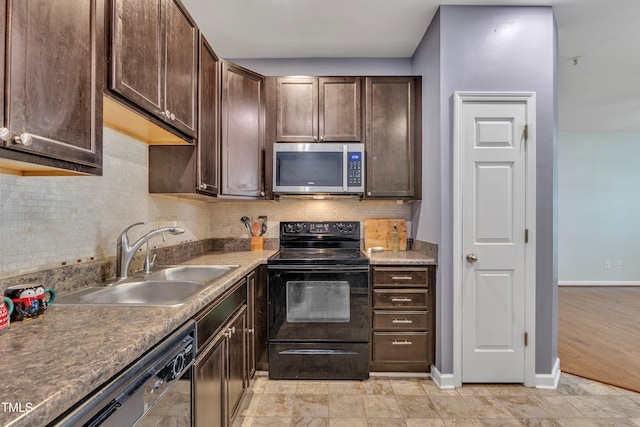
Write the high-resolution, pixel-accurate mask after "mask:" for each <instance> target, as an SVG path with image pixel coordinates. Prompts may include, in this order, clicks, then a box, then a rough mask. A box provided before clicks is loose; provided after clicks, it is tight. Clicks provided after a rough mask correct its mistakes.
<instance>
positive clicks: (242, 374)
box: [227, 306, 247, 418]
mask: <svg viewBox="0 0 640 427" xmlns="http://www.w3.org/2000/svg"><path fill="white" fill-rule="evenodd" d="M229 328H230V329H231V331H233V332H232V333H231V334H229V338H228V346H229V350H228V352H229V378H228V379H229V385H228V388H227V390H228V398H227V401H228V404H229V406H228V408H229V414H230V418H231V417H233V416H234V414H235V411H236V409H237V408H238V404H239V403H240V399H241V398H242V394H243V393H244V390H245V388H246V387H247V379H246V378H247V374H246V372H247V371H246V357H247V348H246V328H247V307H246V306H244V307H243V308H242V310H241V311H240V313H239V314H238V315H237V317H236V318H235V320H233V321H232V323H231V324H230V325H229Z"/></svg>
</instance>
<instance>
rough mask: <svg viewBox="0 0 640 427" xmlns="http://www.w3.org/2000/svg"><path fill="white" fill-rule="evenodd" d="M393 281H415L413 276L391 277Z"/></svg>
mask: <svg viewBox="0 0 640 427" xmlns="http://www.w3.org/2000/svg"><path fill="white" fill-rule="evenodd" d="M391 280H413V276H391Z"/></svg>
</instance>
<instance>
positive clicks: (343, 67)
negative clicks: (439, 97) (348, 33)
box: [229, 58, 411, 76]
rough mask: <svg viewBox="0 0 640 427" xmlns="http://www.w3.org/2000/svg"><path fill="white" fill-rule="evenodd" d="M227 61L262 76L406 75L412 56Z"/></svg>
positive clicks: (241, 59) (237, 59) (409, 72)
mask: <svg viewBox="0 0 640 427" xmlns="http://www.w3.org/2000/svg"><path fill="white" fill-rule="evenodd" d="M229 61H231V62H233V63H235V64H238V65H240V66H242V67H245V68H248V69H250V70H253V71H255V72H256V73H260V74H262V75H263V76H406V75H410V74H411V58H282V59H245V58H236V59H229Z"/></svg>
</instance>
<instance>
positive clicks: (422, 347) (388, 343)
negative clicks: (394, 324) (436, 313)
mask: <svg viewBox="0 0 640 427" xmlns="http://www.w3.org/2000/svg"><path fill="white" fill-rule="evenodd" d="M427 340H428V334H427V333H426V332H411V333H386V332H374V333H373V343H372V357H373V360H372V361H373V362H427V361H428V348H427V346H428V342H427Z"/></svg>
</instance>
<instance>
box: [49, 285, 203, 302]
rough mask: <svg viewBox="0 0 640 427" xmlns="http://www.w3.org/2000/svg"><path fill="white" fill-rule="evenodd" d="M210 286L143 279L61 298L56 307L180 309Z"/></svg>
mask: <svg viewBox="0 0 640 427" xmlns="http://www.w3.org/2000/svg"><path fill="white" fill-rule="evenodd" d="M206 286H207V285H206V284H204V283H199V282H184V281H183V282H179V281H163V280H142V281H132V282H123V283H118V284H114V285H111V286H106V287H91V288H85V289H81V290H79V291H77V292H73V293H70V294H68V295H63V296H61V297H60V298H59V299H58V300H56V305H57V304H72V305H139V306H154V305H156V306H178V305H182V304H184V303H185V302H187V301H188V300H189V299H190V298H191V297H193V296H195V294H196V293H198V292H200V291H201V290H202V289H203V288H205V287H206Z"/></svg>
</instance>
